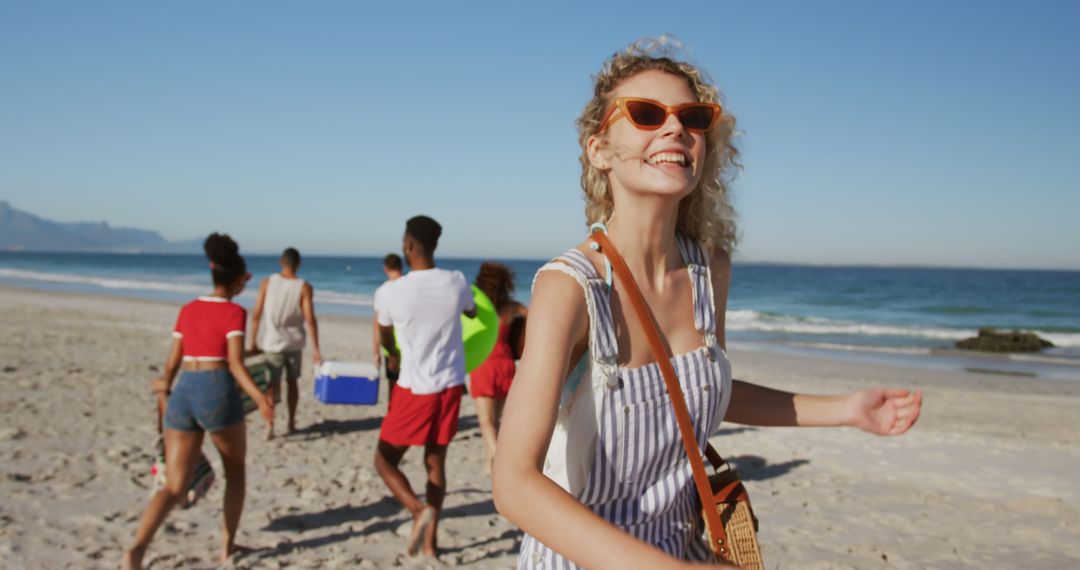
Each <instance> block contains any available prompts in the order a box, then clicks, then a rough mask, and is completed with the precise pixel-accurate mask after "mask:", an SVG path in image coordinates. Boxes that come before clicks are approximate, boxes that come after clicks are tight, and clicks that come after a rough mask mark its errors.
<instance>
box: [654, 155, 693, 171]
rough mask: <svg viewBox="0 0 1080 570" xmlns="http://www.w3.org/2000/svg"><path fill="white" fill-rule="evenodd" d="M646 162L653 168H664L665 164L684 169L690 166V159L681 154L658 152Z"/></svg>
mask: <svg viewBox="0 0 1080 570" xmlns="http://www.w3.org/2000/svg"><path fill="white" fill-rule="evenodd" d="M646 162H648V163H649V164H651V165H653V166H662V165H665V164H674V165H676V166H681V167H683V168H686V167H687V166H690V159H689V158H688V157H687V156H686V155H685V154H683V153H681V152H658V153H656V154H654V155H652V156H650V157H649V158H648V159H647V160H646Z"/></svg>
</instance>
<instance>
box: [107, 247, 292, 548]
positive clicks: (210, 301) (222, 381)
mask: <svg viewBox="0 0 1080 570" xmlns="http://www.w3.org/2000/svg"><path fill="white" fill-rule="evenodd" d="M203 249H204V250H205V251H206V256H207V257H208V258H209V259H210V269H211V273H212V275H213V280H214V292H213V294H212V295H209V296H205V297H199V298H198V299H196V300H194V301H192V302H190V303H188V304H186V305H184V306H183V308H181V309H180V316H179V317H177V319H176V327H175V328H174V329H173V343H172V349H171V350H170V352H169V357H168V359H167V360H166V361H165V372H164V374H162V375H161V377H159V378H157V379H155V380H154V382H153V388H154V391H155V392H157V394H158V398H159V404H165V406H164V407H165V410H166V411H165V418H164V422H163V428H164V437H165V479H166V483H165V486H164V488H162V489H161V490H159V491H158V492H157V493H155V494H154V496H153V497H151V499H150V503H149V504H148V505H147V506H146V510H145V511H143V515H142V519H141V520H140V521H139V528H138V530H137V531H136V533H135V544H134V545H133V546H132V547H131V549H130V550H128V551H127V552H125V553H124V557H123V559H122V561H121V564H120V566H121V568H141V567H142V558H143V554H144V553H145V552H146V547H147V545H149V544H150V540H151V539H152V538H153V536H154V533H155V532H156V531H157V529H158V527H159V526H161V523H162V522H164V520H165V516H166V515H167V514H168V513H169V511H170V510H171V509H172V508H173V507H174V506H175V505H176V504H177V503H178V502H179V501H180V500H181V499H182V498H183V497H184V496H185V494H186V492H187V487H188V482H189V479H190V477H191V474H192V471H193V469H194V468H195V466H196V465H197V464H198V461H199V458H200V455H201V453H200V451H201V448H202V442H203V434H204V433H205V432H210V440H211V441H213V442H214V447H217V449H218V452H219V453H221V462H222V464H223V465H224V467H225V508H224V511H225V536H224V538H223V540H222V546H221V559H222V561H225V560H226V559H227V558H228V557H229V556H230V555H231V554H232V553H233V552H234V551H236V550H237V546H236V544H235V538H236V528H237V526H238V525H239V523H240V513H241V511H242V509H243V506H244V456H245V451H246V442H247V439H246V437H247V431H246V427H245V425H244V407H243V403H242V401H241V396H240V390H243V391H244V392H245V393H246V394H247V395H248V396H249V397H251V399H252V400H253V401H255V403H256V404H257V405H258V407H259V414H260V415H262V417H263V419H265V420H266V422H267V424H268V425H271V426H272V422H273V418H274V408H273V403H272V402H271V401H270V399H269V398H267V397H266V396H265V395H264V394H263V393H262V392H260V391H259V388H258V387H257V386H256V385H255V381H254V380H252V378H251V375H250V374H249V373H248V371H247V368H246V367H245V366H244V328H245V323H246V321H247V314H246V311H244V308H243V307H241V306H240V305H237V304H236V303H233V302H232V300H231V299H232V298H233V297H235V296H236V295H239V294H240V292H241V291H243V290H244V286H245V285H246V284H247V281H248V279H250V278H251V274H250V273H248V272H247V265H246V264H245V263H244V258H243V257H240V251H239V249H240V248H239V247H238V246H237V245H236V242H235V241H233V240H232V239H231V238H230V237H229V236H227V235H222V234H216V233H215V234H211V235H210V237H208V238H206V242H205V243H204V244H203ZM181 368H183V373H182V374H181V375H180V379H179V380H178V381H177V382H176V383H175V384H174V383H173V378H174V377H175V376H176V373H177V371H178V370H179V369H181ZM165 398H168V401H167V403H166V402H164V400H165Z"/></svg>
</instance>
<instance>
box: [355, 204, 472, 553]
mask: <svg viewBox="0 0 1080 570" xmlns="http://www.w3.org/2000/svg"><path fill="white" fill-rule="evenodd" d="M441 234H442V227H441V226H440V225H439V223H438V222H436V221H435V220H433V219H431V218H429V217H427V216H416V217H414V218H412V219H410V220H409V221H408V222H407V223H406V224H405V236H404V239H403V244H402V249H403V250H404V253H405V261H406V262H407V263H408V264H409V268H410V271H409V273H408V274H406V275H404V276H402V277H401V278H399V279H396V280H394V281H391V282H389V283H387V284H386V285H384V286H383V288H380V294H379V295H378V296H376V303H375V311H376V314H378V322H379V338H380V343H381V344H382V346H383V348H385V349H386V352H387V357H386V364H387V367H388V368H389V369H392V370H393V369H397V370H400V371H401V373H400V376H399V377H398V381H397V384H395V385H394V388H393V392H392V394H393V397H392V398H390V404H389V409H388V410H387V412H386V417H384V418H383V422H382V429H381V431H380V432H379V444H378V446H377V447H376V450H375V469H376V470H377V471H378V472H379V476H381V477H382V479H383V482H385V483H386V486H387V487H389V488H390V491H391V492H392V493H393V494H394V497H396V498H397V500H398V501H400V502H401V504H402V505H403V506H404V507H405V508H406V509H408V510H409V512H410V513H412V515H413V528H412V533H411V534H410V535H409V541H408V546H407V547H406V549H405V550H406V553H407V554H408V555H409V556H414V555H416V553H417V552H418V551H420V550H421V549H422V550H423V553H424V555H426V556H432V557H434V556H437V555H438V546H437V544H436V537H437V531H438V520H439V512H440V511H441V510H442V503H443V497H444V496H445V495H446V450H447V447H448V446H449V444H450V440H452V439H453V438H454V435H455V434H456V433H457V430H458V412H459V411H460V409H461V394H462V392H463V391H464V389H465V346H464V344H463V342H462V335H461V315H462V314H464V315H466V316H468V317H475V316H476V304H475V303H474V302H473V298H472V291H471V289H470V288H469V284H468V282H467V281H465V276H464V275H462V274H461V272H460V271H447V270H445V269H439V268H437V267H435V259H434V253H435V247H436V245H437V244H438V242H439V236H440V235H441ZM395 334H396V335H397V337H398V338H397V340H398V341H399V342H400V343H401V351H400V352H399V351H398V349H397V347H396V346H395V343H394V335H395ZM413 445H417V446H423V447H424V466H425V468H426V469H427V485H426V490H425V495H424V500H423V501H421V500H420V498H419V497H417V496H416V493H415V492H413V490H412V486H411V485H409V480H408V479H407V478H406V477H405V474H404V473H402V472H401V469H399V468H398V465H400V463H401V459H402V457H404V456H405V452H406V451H408V449H409V446H413ZM421 543H422V544H421Z"/></svg>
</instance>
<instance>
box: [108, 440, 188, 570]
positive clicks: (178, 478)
mask: <svg viewBox="0 0 1080 570" xmlns="http://www.w3.org/2000/svg"><path fill="white" fill-rule="evenodd" d="M202 441H203V432H201V431H177V430H171V429H166V430H165V481H166V483H165V486H164V487H163V488H161V489H160V490H158V492H157V493H154V496H153V497H151V498H150V503H149V504H147V505H146V510H144V511H143V515H142V518H141V519H139V528H138V530H136V531H135V544H133V545H132V546H131V549H130V550H128V551H127V552H125V553H124V557H123V558H122V559H121V561H120V567H121V568H126V569H131V570H137V569H139V568H142V559H143V555H144V554H145V553H146V547H147V546H149V544H150V540H151V539H153V538H154V533H156V532H157V529H158V528H159V527H161V523H162V522H164V521H165V517H166V515H168V514H169V511H171V510H172V508H173V507H174V506H176V504H177V503H179V502H180V500H181V499H183V497H184V495H186V494H187V487H188V482H189V481H190V479H191V474H192V472H193V471H194V470H195V467H196V466H197V465H198V464H199V450H200V448H202Z"/></svg>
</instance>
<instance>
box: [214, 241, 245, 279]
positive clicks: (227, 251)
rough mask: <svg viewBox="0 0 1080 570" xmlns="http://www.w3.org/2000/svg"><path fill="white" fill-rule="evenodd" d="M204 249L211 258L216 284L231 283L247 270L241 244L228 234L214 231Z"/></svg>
mask: <svg viewBox="0 0 1080 570" xmlns="http://www.w3.org/2000/svg"><path fill="white" fill-rule="evenodd" d="M203 251H205V252H206V257H207V259H209V260H210V264H211V270H212V271H211V272H212V273H213V275H214V284H215V285H230V284H232V283H233V282H234V281H236V279H237V278H238V277H240V276H241V275H243V274H244V273H246V272H247V264H246V263H245V262H244V258H243V257H241V256H240V246H239V245H237V243H236V242H235V241H233V239H232V238H231V237H229V236H228V234H219V233H217V232H214V233H212V234H210V235H209V236H207V238H206V241H204V242H203Z"/></svg>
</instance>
